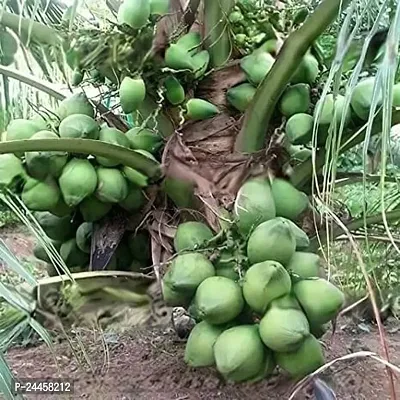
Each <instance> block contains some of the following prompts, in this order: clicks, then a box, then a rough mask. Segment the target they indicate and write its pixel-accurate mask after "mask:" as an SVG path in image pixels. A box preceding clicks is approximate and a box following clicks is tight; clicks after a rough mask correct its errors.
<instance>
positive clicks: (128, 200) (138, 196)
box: [118, 185, 146, 212]
mask: <svg viewBox="0 0 400 400" xmlns="http://www.w3.org/2000/svg"><path fill="white" fill-rule="evenodd" d="M145 202H146V197H145V196H144V194H143V192H142V190H141V189H140V188H139V187H137V186H134V185H128V195H127V196H126V197H125V199H124V200H122V201H120V202H119V203H118V204H119V205H120V207H122V208H123V209H124V210H126V211H129V212H134V211H137V210H140V208H142V207H143V205H144V204H145Z"/></svg>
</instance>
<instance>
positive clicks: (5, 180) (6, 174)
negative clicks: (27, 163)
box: [0, 154, 26, 189]
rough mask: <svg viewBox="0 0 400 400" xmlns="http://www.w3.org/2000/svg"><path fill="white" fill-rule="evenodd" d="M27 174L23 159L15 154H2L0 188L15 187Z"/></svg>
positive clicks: (0, 156)
mask: <svg viewBox="0 0 400 400" xmlns="http://www.w3.org/2000/svg"><path fill="white" fill-rule="evenodd" d="M25 176H26V173H25V170H24V167H23V166H22V162H21V160H20V159H19V158H18V157H16V156H15V155H14V154H0V188H1V189H2V188H5V187H11V188H12V187H13V186H14V185H15V184H16V183H17V182H18V181H20V180H21V179H23V178H24V177H25Z"/></svg>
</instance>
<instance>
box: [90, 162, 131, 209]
mask: <svg viewBox="0 0 400 400" xmlns="http://www.w3.org/2000/svg"><path fill="white" fill-rule="evenodd" d="M96 172H97V188H96V197H97V198H98V199H99V200H101V201H103V202H105V203H119V202H122V201H124V200H125V199H126V197H127V196H128V183H127V181H126V179H125V178H124V176H123V175H122V172H121V171H120V170H119V169H116V168H104V167H99V168H97V170H96Z"/></svg>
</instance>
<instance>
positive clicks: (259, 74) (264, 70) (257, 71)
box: [240, 51, 275, 86]
mask: <svg viewBox="0 0 400 400" xmlns="http://www.w3.org/2000/svg"><path fill="white" fill-rule="evenodd" d="M274 62H275V59H274V57H272V56H271V54H269V53H268V52H261V51H256V52H254V53H252V54H250V55H248V56H245V57H243V58H242V59H241V61H240V66H241V68H242V70H243V71H244V72H245V74H246V77H247V79H248V80H249V81H250V83H251V84H253V85H254V86H258V85H259V84H260V83H261V82H262V81H263V79H264V78H265V77H266V76H267V74H268V72H269V71H270V70H271V68H272V66H273V64H274Z"/></svg>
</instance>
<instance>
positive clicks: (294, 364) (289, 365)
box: [275, 335, 325, 379]
mask: <svg viewBox="0 0 400 400" xmlns="http://www.w3.org/2000/svg"><path fill="white" fill-rule="evenodd" d="M275 360H276V362H277V364H278V365H279V366H280V367H281V368H282V369H284V370H285V371H286V372H288V373H289V374H290V375H291V376H292V377H293V378H296V379H300V378H303V377H304V376H306V375H308V374H310V373H312V372H314V371H315V370H316V369H318V368H319V367H321V366H322V365H323V364H324V362H325V360H324V354H323V352H322V347H321V345H320V344H319V342H318V340H317V339H316V338H315V337H314V336H312V335H310V336H308V337H307V338H306V339H305V340H304V341H303V343H302V344H301V346H300V347H299V348H298V349H297V350H296V351H294V352H286V353H275Z"/></svg>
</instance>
